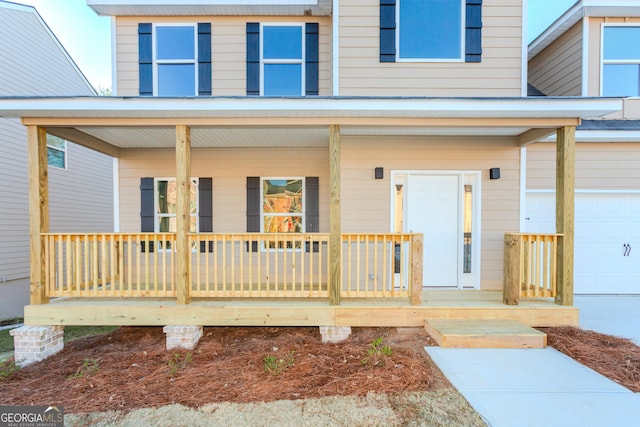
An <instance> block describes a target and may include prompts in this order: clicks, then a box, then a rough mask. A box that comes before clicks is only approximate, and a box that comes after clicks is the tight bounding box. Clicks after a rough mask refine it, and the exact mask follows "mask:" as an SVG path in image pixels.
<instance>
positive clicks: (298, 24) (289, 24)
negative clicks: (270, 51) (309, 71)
mask: <svg viewBox="0 0 640 427" xmlns="http://www.w3.org/2000/svg"><path fill="white" fill-rule="evenodd" d="M264 27H300V28H301V37H302V40H301V43H302V58H301V59H300V60H297V59H264ZM305 29H306V28H305V23H302V22H261V23H260V96H264V66H265V64H300V95H299V96H304V94H305V92H306V70H305V68H306V67H305V62H306V58H307V52H306V45H307V43H306V36H307V34H306V32H305Z"/></svg>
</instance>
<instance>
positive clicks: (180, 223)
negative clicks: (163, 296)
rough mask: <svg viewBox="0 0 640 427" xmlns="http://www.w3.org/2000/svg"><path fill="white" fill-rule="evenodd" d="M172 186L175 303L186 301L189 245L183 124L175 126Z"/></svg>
mask: <svg viewBox="0 0 640 427" xmlns="http://www.w3.org/2000/svg"><path fill="white" fill-rule="evenodd" d="M176 186H177V190H178V194H177V196H178V198H177V200H176V210H177V212H176V252H175V256H176V279H177V283H176V295H177V300H178V304H189V303H190V302H191V282H190V280H189V267H190V261H191V248H190V247H189V236H188V235H187V234H188V233H189V232H190V231H191V230H190V226H191V212H190V209H189V201H190V194H191V128H189V127H188V126H185V125H178V126H176Z"/></svg>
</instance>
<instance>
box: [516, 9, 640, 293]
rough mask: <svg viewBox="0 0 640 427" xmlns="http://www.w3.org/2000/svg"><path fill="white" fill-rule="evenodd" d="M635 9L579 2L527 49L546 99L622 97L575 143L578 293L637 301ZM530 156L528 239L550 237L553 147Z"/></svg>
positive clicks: (639, 25) (639, 121) (539, 147)
mask: <svg viewBox="0 0 640 427" xmlns="http://www.w3.org/2000/svg"><path fill="white" fill-rule="evenodd" d="M639 82H640V1H637V0H632V1H629V0H626V1H613V0H583V1H578V2H577V3H576V4H575V5H573V6H572V7H571V8H570V9H569V10H568V11H567V12H566V13H565V14H564V15H562V16H561V17H560V18H558V20H557V21H556V22H554V23H553V24H552V25H551V26H550V27H549V28H548V29H547V30H546V31H544V32H543V33H542V34H541V35H540V36H539V37H538V38H536V40H534V41H533V42H532V43H531V44H530V45H529V83H531V84H532V85H533V86H534V87H535V88H537V89H538V90H540V91H541V92H542V93H543V94H545V95H548V96H587V97H600V96H602V97H628V98H626V99H625V100H624V109H623V111H621V112H618V113H615V114H612V115H608V116H605V117H604V118H605V119H607V120H585V121H583V123H582V125H581V126H579V127H578V130H577V133H576V140H577V147H576V200H575V203H576V212H575V214H576V223H575V233H576V235H575V292H576V293H587V294H594V293H595V294H610V293H613V294H619V293H622V294H638V293H640V262H639V261H640V168H638V165H639V164H640V99H639V98H638V96H640V86H639ZM544 141H547V143H540V144H535V145H532V146H531V147H527V149H526V150H527V152H526V159H527V163H526V168H527V169H526V170H527V181H526V182H527V208H526V217H525V225H524V228H525V230H528V231H535V232H541V231H553V230H554V228H553V221H554V219H553V218H554V204H555V202H554V195H553V189H554V187H555V183H554V182H553V180H550V179H548V176H547V174H548V173H549V171H552V170H553V169H554V167H555V164H554V161H553V157H554V155H555V154H554V152H555V144H554V142H555V139H553V138H551V139H546V140H544Z"/></svg>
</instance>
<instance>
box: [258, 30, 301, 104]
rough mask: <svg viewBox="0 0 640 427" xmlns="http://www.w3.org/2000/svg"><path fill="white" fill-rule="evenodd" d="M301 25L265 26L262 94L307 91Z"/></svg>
mask: <svg viewBox="0 0 640 427" xmlns="http://www.w3.org/2000/svg"><path fill="white" fill-rule="evenodd" d="M302 37H303V29H302V25H286V26H284V25H270V24H269V25H268V24H263V27H262V76H263V79H262V94H263V95H266V96H300V95H302V94H303V93H304V83H303V82H304V67H303V64H304V45H303V43H302Z"/></svg>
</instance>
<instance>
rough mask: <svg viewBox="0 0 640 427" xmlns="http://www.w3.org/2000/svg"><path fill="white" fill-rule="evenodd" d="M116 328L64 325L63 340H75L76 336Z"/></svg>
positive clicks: (98, 333)
mask: <svg viewBox="0 0 640 427" xmlns="http://www.w3.org/2000/svg"><path fill="white" fill-rule="evenodd" d="M118 328H119V326H65V327H64V342H69V341H73V340H77V339H78V338H84V337H89V336H95V335H103V334H108V333H109V332H112V331H114V330H116V329H118Z"/></svg>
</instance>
